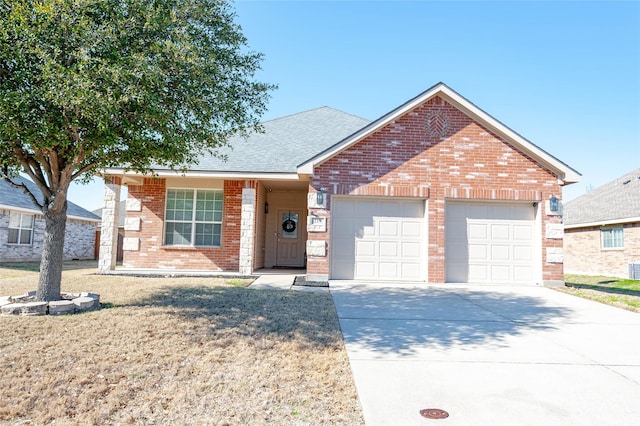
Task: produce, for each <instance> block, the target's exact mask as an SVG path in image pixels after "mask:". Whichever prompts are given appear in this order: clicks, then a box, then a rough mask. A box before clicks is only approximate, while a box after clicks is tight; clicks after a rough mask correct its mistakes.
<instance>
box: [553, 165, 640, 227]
mask: <svg viewBox="0 0 640 426" xmlns="http://www.w3.org/2000/svg"><path fill="white" fill-rule="evenodd" d="M634 217H640V169H636V170H634V171H632V172H629V173H627V174H625V175H624V176H621V177H619V178H617V179H615V180H613V181H611V182H609V183H607V184H604V185H602V186H600V187H598V188H596V189H594V190H592V191H590V192H588V193H586V194H584V195H581V196H580V197H578V198H576V199H574V200H571V201H569V202H567V203H566V204H565V205H564V224H565V226H566V225H578V224H583V223H597V222H605V221H616V220H620V221H622V220H624V219H629V218H634Z"/></svg>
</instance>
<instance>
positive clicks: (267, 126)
mask: <svg viewBox="0 0 640 426" xmlns="http://www.w3.org/2000/svg"><path fill="white" fill-rule="evenodd" d="M367 124H369V120H365V119H364V118H360V117H357V116H355V115H352V114H348V113H346V112H342V111H338V110H336V109H333V108H329V107H326V106H325V107H320V108H316V109H312V110H309V111H304V112H300V113H297V114H292V115H288V116H285V117H281V118H276V119H274V120H270V121H266V122H264V123H262V126H263V128H264V132H263V133H252V134H251V135H249V137H248V138H246V139H245V138H243V137H240V136H235V137H232V138H231V139H230V141H229V143H230V145H231V147H225V148H221V149H220V150H218V153H219V154H222V155H226V156H227V161H224V160H222V159H220V158H217V157H213V156H211V155H204V156H202V158H201V159H200V162H199V164H196V165H191V166H189V170H191V171H208V170H216V171H223V172H263V173H296V171H297V166H298V165H299V164H301V163H303V162H304V161H306V160H308V159H309V158H311V157H312V156H314V155H316V154H317V153H318V152H322V151H323V150H325V149H326V148H328V147H330V146H332V145H334V144H335V143H337V142H339V141H341V140H342V139H344V138H346V137H347V136H350V135H351V134H353V133H355V132H356V131H358V130H360V129H361V128H362V127H364V126H366V125H367Z"/></svg>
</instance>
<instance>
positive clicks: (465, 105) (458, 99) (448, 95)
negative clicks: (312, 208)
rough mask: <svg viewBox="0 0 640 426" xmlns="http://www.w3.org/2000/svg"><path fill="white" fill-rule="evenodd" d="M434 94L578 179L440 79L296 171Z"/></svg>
mask: <svg viewBox="0 0 640 426" xmlns="http://www.w3.org/2000/svg"><path fill="white" fill-rule="evenodd" d="M436 96H439V97H441V98H442V99H443V100H444V101H445V102H447V103H449V104H451V105H452V106H453V107H455V108H457V109H458V110H459V111H460V112H462V113H463V114H465V115H467V116H468V117H469V118H471V119H472V120H474V121H476V122H478V123H480V124H482V125H483V126H485V127H487V128H488V129H490V130H491V131H493V132H494V133H495V134H497V135H498V136H499V137H502V138H505V139H506V140H508V141H509V143H511V144H512V145H513V146H515V147H517V148H518V149H520V150H521V151H522V152H524V153H525V154H527V155H529V156H530V157H531V158H533V159H535V160H536V161H537V162H538V163H539V164H541V165H543V166H544V167H546V168H547V169H548V170H550V171H552V172H553V173H554V174H556V176H557V177H558V179H559V180H560V181H562V184H564V185H566V184H570V183H575V182H579V181H580V176H581V175H580V173H578V172H577V171H576V170H574V169H572V168H571V167H569V166H568V165H567V164H565V163H563V162H562V161H560V160H558V159H557V158H556V157H554V156H552V155H551V154H549V153H548V152H546V151H544V150H542V149H541V148H539V147H538V146H536V145H534V144H533V143H531V142H530V141H528V140H527V139H525V138H523V137H522V136H520V135H519V134H518V133H516V132H515V131H513V130H511V129H510V128H509V127H507V126H505V125H504V124H502V123H501V122H500V121H498V120H496V119H495V118H493V117H492V116H490V115H489V114H487V113H486V112H484V111H483V110H482V109H480V108H478V107H477V106H476V105H474V104H473V103H472V102H470V101H469V100H468V99H466V98H464V97H463V96H461V95H460V94H459V93H457V92H456V91H455V90H453V89H451V88H450V87H449V86H447V85H446V84H444V83H442V82H439V83H437V84H435V85H433V86H431V87H430V88H429V89H427V90H425V91H424V92H422V93H420V94H419V95H418V96H416V97H414V98H412V99H410V100H408V101H407V102H405V103H404V104H402V105H400V106H398V107H397V108H395V109H393V110H391V111H390V112H388V113H387V114H385V115H383V116H382V117H380V118H378V119H377V120H375V121H373V122H371V123H370V124H369V125H367V126H365V127H363V128H362V129H360V130H359V131H357V132H356V133H354V134H352V135H351V136H348V137H346V138H345V139H343V140H341V141H340V142H338V143H336V144H335V145H333V146H332V147H329V148H327V149H325V150H324V151H322V152H320V153H319V154H317V155H315V156H314V157H312V158H310V159H309V160H307V161H306V162H304V163H302V164H300V166H299V167H298V173H300V174H312V173H313V169H314V167H315V166H317V165H319V164H322V163H323V162H325V161H327V160H328V159H330V158H332V157H333V156H335V155H337V154H339V153H340V152H342V151H344V150H346V149H348V148H349V147H351V146H353V145H355V144H356V143H358V142H359V141H361V140H362V139H364V138H366V137H367V136H369V135H371V134H373V133H375V132H377V131H378V130H380V129H382V128H383V127H385V126H386V125H388V124H390V123H392V122H393V121H395V120H396V119H397V118H399V117H400V116H402V115H404V114H406V113H408V112H409V111H412V110H413V109H415V108H417V107H418V106H419V105H421V104H423V103H424V102H426V101H428V100H429V99H431V98H433V97H436Z"/></svg>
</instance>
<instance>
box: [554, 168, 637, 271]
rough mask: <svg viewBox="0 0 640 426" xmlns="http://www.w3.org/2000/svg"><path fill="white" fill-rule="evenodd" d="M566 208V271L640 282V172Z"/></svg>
mask: <svg viewBox="0 0 640 426" xmlns="http://www.w3.org/2000/svg"><path fill="white" fill-rule="evenodd" d="M564 209H565V210H564V253H565V258H564V261H565V272H567V273H571V274H586V275H605V276H612V277H622V278H635V279H640V169H636V170H633V171H632V172H629V173H627V174H625V175H624V176H621V177H619V178H617V179H615V180H613V181H611V182H609V183H607V184H605V185H602V186H600V187H598V188H596V189H594V190H592V191H590V192H587V193H586V194H583V195H581V196H579V197H577V198H575V199H573V200H571V201H569V202H567V203H566V205H565V206H564Z"/></svg>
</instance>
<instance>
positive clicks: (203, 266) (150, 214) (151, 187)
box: [123, 178, 257, 271]
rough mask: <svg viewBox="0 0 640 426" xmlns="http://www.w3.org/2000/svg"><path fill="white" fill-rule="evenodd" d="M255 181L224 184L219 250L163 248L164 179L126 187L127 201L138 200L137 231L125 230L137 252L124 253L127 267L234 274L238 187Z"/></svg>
mask: <svg viewBox="0 0 640 426" xmlns="http://www.w3.org/2000/svg"><path fill="white" fill-rule="evenodd" d="M256 186H257V183H256V182H255V181H244V180H242V181H225V182H224V189H223V191H224V198H223V219H222V238H221V247H172V246H165V245H163V240H164V226H163V221H164V214H165V198H166V191H167V186H166V180H165V179H156V178H144V180H143V183H142V185H129V195H128V197H129V198H135V199H138V200H140V202H141V205H142V210H141V211H140V212H127V218H131V217H139V218H140V230H139V231H129V230H128V231H126V232H125V238H138V239H139V249H138V250H135V251H125V252H124V259H123V266H124V267H127V268H159V269H177V270H210V271H238V270H239V266H240V265H239V252H240V223H241V211H242V188H244V187H248V188H254V187H256Z"/></svg>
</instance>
